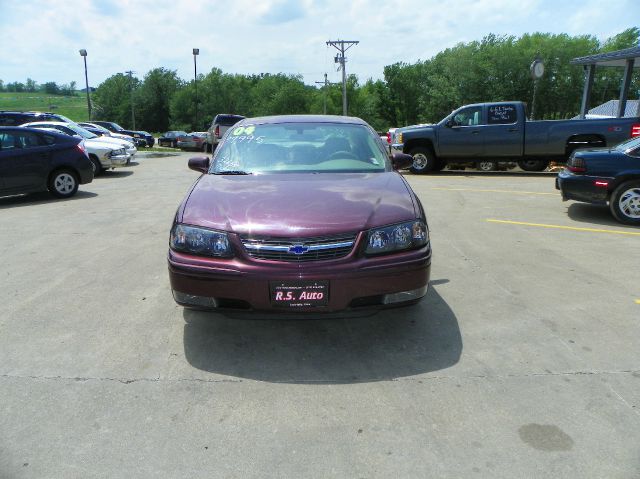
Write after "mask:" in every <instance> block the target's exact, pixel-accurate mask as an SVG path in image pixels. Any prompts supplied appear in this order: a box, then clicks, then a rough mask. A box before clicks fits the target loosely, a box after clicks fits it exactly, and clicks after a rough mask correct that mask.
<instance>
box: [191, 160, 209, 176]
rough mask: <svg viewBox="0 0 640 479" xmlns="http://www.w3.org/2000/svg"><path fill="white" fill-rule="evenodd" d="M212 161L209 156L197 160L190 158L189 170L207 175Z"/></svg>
mask: <svg viewBox="0 0 640 479" xmlns="http://www.w3.org/2000/svg"><path fill="white" fill-rule="evenodd" d="M209 162H210V159H209V157H208V156H196V157H195V158H189V168H190V169H192V170H194V171H199V172H200V173H206V172H207V171H209Z"/></svg>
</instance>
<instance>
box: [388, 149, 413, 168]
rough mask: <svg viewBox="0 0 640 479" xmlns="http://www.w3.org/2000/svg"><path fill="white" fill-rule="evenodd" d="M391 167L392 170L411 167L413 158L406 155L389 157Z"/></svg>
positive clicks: (395, 154)
mask: <svg viewBox="0 0 640 479" xmlns="http://www.w3.org/2000/svg"><path fill="white" fill-rule="evenodd" d="M391 165H392V166H393V169H394V170H405V169H407V168H409V167H410V166H411V165H413V156H411V155H407V154H406V153H394V154H393V155H391Z"/></svg>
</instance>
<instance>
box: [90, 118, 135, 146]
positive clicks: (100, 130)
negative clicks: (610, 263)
mask: <svg viewBox="0 0 640 479" xmlns="http://www.w3.org/2000/svg"><path fill="white" fill-rule="evenodd" d="M78 126H81V127H82V128H84V129H85V130H87V131H90V132H91V133H93V134H94V135H98V136H106V137H110V138H117V139H118V140H124V141H126V142H128V143H131V144H132V145H133V146H138V143H140V141H142V142H143V145H142V146H146V144H147V143H146V141H144V140H139V139H136V138H134V137H132V136H129V135H122V134H120V133H114V132H112V131H109V130H107V129H106V128H105V127H104V126H100V125H96V124H95V123H89V122H84V121H82V122H80V123H78ZM136 151H137V148H136Z"/></svg>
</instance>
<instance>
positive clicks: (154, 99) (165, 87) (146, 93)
mask: <svg viewBox="0 0 640 479" xmlns="http://www.w3.org/2000/svg"><path fill="white" fill-rule="evenodd" d="M183 84H184V83H183V81H182V80H180V78H178V75H177V73H176V71H175V70H167V69H166V68H155V69H153V70H151V71H150V72H149V73H147V74H146V75H145V77H144V81H143V82H142V85H140V88H139V89H138V92H137V96H138V98H139V100H140V103H139V106H138V108H136V112H139V115H140V124H142V125H144V128H145V129H148V130H151V131H165V130H167V129H168V128H169V125H170V124H171V108H170V102H171V99H172V98H173V95H174V94H175V93H176V92H177V91H178V90H179V89H180V87H182V86H183Z"/></svg>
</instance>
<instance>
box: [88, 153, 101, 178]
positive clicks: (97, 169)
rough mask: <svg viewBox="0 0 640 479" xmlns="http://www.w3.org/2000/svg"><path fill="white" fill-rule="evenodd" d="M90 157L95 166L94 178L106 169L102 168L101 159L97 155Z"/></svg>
mask: <svg viewBox="0 0 640 479" xmlns="http://www.w3.org/2000/svg"><path fill="white" fill-rule="evenodd" d="M89 159H90V160H91V165H92V166H93V177H94V178H95V177H96V176H100V175H101V174H102V173H104V170H103V169H102V164H101V163H100V160H99V159H98V158H97V157H96V156H95V155H91V156H89Z"/></svg>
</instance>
